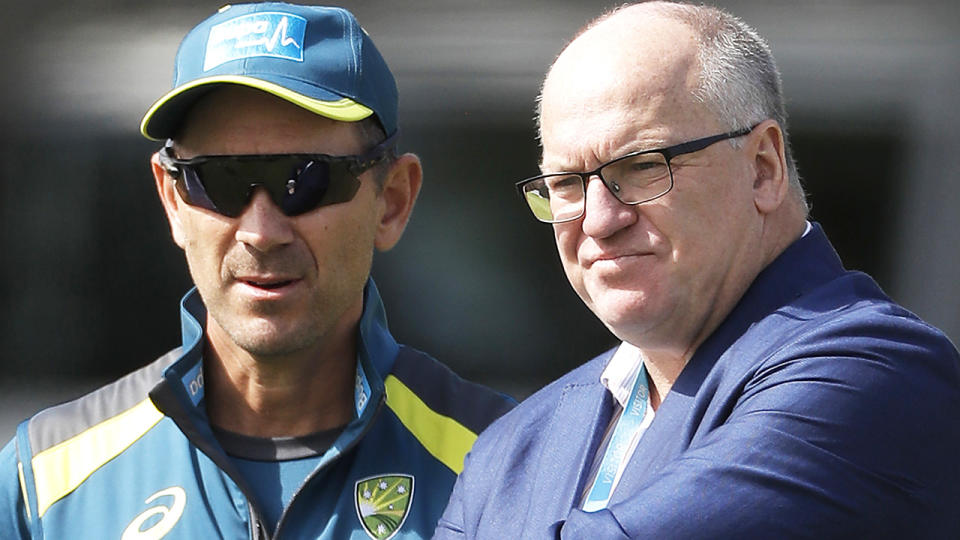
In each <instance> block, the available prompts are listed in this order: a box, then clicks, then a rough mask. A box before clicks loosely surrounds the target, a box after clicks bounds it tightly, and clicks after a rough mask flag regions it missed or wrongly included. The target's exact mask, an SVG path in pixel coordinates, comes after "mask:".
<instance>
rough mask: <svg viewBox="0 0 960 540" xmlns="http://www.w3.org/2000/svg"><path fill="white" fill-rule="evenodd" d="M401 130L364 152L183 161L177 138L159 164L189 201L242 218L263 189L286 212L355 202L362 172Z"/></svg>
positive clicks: (389, 148)
mask: <svg viewBox="0 0 960 540" xmlns="http://www.w3.org/2000/svg"><path fill="white" fill-rule="evenodd" d="M397 133H398V132H394V133H393V135H391V136H389V137H387V138H386V139H385V140H384V141H383V142H381V143H380V144H378V145H376V146H374V147H373V148H371V149H370V150H368V151H367V152H365V153H364V154H362V155H352V156H328V155H326V154H259V155H257V154H250V155H225V156H197V157H194V158H190V159H180V158H177V157H176V156H175V155H174V152H173V141H168V142H167V144H166V145H165V146H164V147H163V148H162V149H161V150H160V152H158V157H159V158H160V165H161V166H162V167H163V168H164V169H165V170H166V171H167V174H169V175H170V176H171V177H173V179H174V185H175V186H176V188H177V192H178V193H179V194H180V197H181V198H182V199H183V200H184V201H185V202H186V203H187V204H189V205H192V206H198V207H200V208H206V209H207V210H211V211H213V212H216V213H218V214H222V215H224V216H228V217H237V216H239V215H240V214H242V213H243V210H244V208H246V207H247V205H248V204H249V203H250V199H252V198H253V194H254V191H256V189H257V188H258V187H262V188H264V190H266V192H267V194H268V195H269V196H270V200H272V201H273V203H274V204H276V205H277V207H278V208H280V210H281V211H283V213H284V214H285V215H287V216H298V215H300V214H303V213H306V212H309V211H311V210H313V209H315V208H319V207H321V206H327V205H331V204H339V203H343V202H347V201H350V200H351V199H353V197H354V195H356V194H357V190H359V189H360V178H359V177H360V175H361V174H363V172H364V171H366V170H368V169H370V168H371V167H373V166H375V165H377V164H378V163H381V162H383V161H384V160H386V159H387V158H388V156H389V155H390V152H391V151H392V150H393V146H394V143H395V142H396V138H397Z"/></svg>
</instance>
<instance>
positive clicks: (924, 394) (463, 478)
mask: <svg viewBox="0 0 960 540" xmlns="http://www.w3.org/2000/svg"><path fill="white" fill-rule="evenodd" d="M612 352H613V351H608V352H607V353H605V354H603V355H601V356H599V357H597V358H594V359H593V360H591V361H590V362H588V363H587V364H585V365H583V366H581V367H580V368H578V369H576V370H574V371H572V372H570V373H568V374H567V375H565V376H564V377H563V378H561V379H559V380H557V381H555V382H554V383H552V384H550V385H549V386H547V387H545V388H544V389H542V390H541V391H539V392H537V393H536V394H534V395H533V396H531V397H530V398H528V399H527V400H526V401H524V402H523V403H522V404H521V405H520V406H519V407H517V408H516V409H514V410H513V411H512V412H510V413H508V414H507V415H506V416H504V417H502V418H501V419H500V420H498V421H497V422H495V423H494V424H492V425H491V426H490V427H489V428H488V429H487V431H485V432H484V433H483V434H482V435H481V436H480V438H479V439H478V440H477V442H476V444H475V445H474V447H473V450H472V451H471V453H470V454H469V455H468V457H467V460H466V465H465V469H464V471H463V473H462V474H461V475H460V478H459V479H458V481H457V484H456V486H455V488H454V491H453V495H452V496H451V499H450V503H449V505H448V506H447V509H446V511H445V513H444V515H443V518H441V520H440V523H439V527H438V529H437V532H436V536H435V538H457V539H460V538H481V539H502V538H511V539H514V538H523V539H536V538H558V537H562V538H591V539H593V538H600V539H606V538H898V539H902V538H960V357H958V354H957V350H956V349H955V348H954V346H953V345H952V344H951V343H950V341H949V340H948V339H947V338H946V337H945V336H944V335H943V334H942V333H941V332H940V331H938V330H937V329H935V328H933V327H931V326H930V325H928V324H926V323H924V322H923V321H921V320H920V319H918V318H917V317H916V316H914V315H913V314H911V313H910V312H908V311H907V310H905V309H904V308H902V307H900V306H898V305H896V304H895V303H893V302H892V301H891V300H890V299H889V298H887V297H886V296H885V295H884V294H883V292H882V291H881V290H880V288H879V287H878V286H877V285H876V283H874V281H873V280H872V279H870V277H869V276H867V275H865V274H862V273H858V272H848V271H845V270H844V269H843V267H842V266H841V263H840V260H839V258H838V257H837V255H836V253H835V252H834V250H833V248H832V247H831V245H830V243H829V242H828V240H827V238H826V236H825V235H824V234H823V231H822V230H821V228H820V227H819V226H814V228H813V230H812V231H811V232H810V233H809V234H807V235H806V236H805V237H803V238H801V239H799V240H797V241H796V242H794V243H793V244H792V245H791V246H790V247H789V248H788V249H787V250H786V251H784V253H782V254H781V255H780V256H779V257H778V258H777V259H776V260H775V261H774V262H773V263H772V264H770V265H769V266H768V267H767V268H766V269H764V271H763V272H762V273H761V274H760V275H758V276H757V278H756V280H755V281H754V283H753V284H752V285H751V287H750V288H749V289H748V291H747V292H746V294H745V295H744V296H743V298H742V299H741V300H740V302H739V303H738V304H737V306H736V307H735V308H734V309H733V311H732V312H731V313H730V314H729V316H728V317H727V318H726V320H725V321H724V322H723V323H722V324H721V325H720V327H718V328H717V330H716V331H715V332H714V333H713V334H712V335H711V336H710V337H709V338H708V339H707V340H706V341H705V342H704V343H703V344H702V345H701V346H700V348H699V349H698V350H697V352H696V354H694V356H693V358H691V360H690V362H689V363H688V364H687V366H686V367H685V368H684V370H683V371H682V372H681V374H680V376H679V378H678V379H677V381H676V382H675V384H674V385H673V388H672V389H671V391H670V392H669V393H668V394H667V396H666V399H665V400H664V401H663V403H662V404H661V406H660V407H659V409H658V410H657V414H656V417H655V419H654V421H653V423H652V424H651V425H650V427H649V429H648V430H647V432H646V433H645V434H644V436H643V438H642V439H641V440H640V443H639V445H638V447H637V450H636V452H635V453H634V455H633V456H632V458H631V459H630V461H629V463H628V464H627V466H626V469H625V471H624V473H623V476H622V479H621V481H620V484H619V485H618V486H617V488H616V490H615V491H614V493H613V496H612V498H611V500H610V503H609V505H608V507H607V508H606V509H604V510H601V511H598V512H593V513H588V512H583V511H581V510H579V509H578V507H579V503H580V499H581V496H582V493H583V491H584V489H585V488H586V486H585V484H586V482H587V476H588V475H589V469H590V465H591V463H592V460H593V459H594V455H595V453H596V450H597V447H598V445H599V443H600V441H601V439H602V437H603V433H604V430H605V428H606V426H607V424H608V423H609V421H610V418H611V414H612V410H613V405H612V398H611V396H610V394H609V392H607V391H606V389H605V388H604V387H603V385H601V384H600V382H599V378H600V373H601V372H602V371H603V368H604V366H605V365H606V363H607V361H608V360H609V358H610V356H611V354H612Z"/></svg>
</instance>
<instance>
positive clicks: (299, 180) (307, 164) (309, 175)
mask: <svg viewBox="0 0 960 540" xmlns="http://www.w3.org/2000/svg"><path fill="white" fill-rule="evenodd" d="M292 169H293V170H291V171H290V174H289V175H286V178H287V179H290V180H293V182H292V183H291V182H290V181H289V180H284V182H283V185H282V186H280V187H281V189H282V195H283V197H282V199H281V200H280V202H279V203H277V206H279V207H280V208H281V209H282V210H283V213H284V214H286V215H288V216H296V215H300V214H303V213H305V212H309V211H310V210H313V209H314V208H316V207H318V206H320V205H321V204H322V202H323V200H324V197H326V195H327V192H328V191H329V189H330V164H329V163H324V162H321V161H301V162H299V163H298V164H296V165H294V166H293V167H292ZM276 200H277V199H276V197H274V201H276Z"/></svg>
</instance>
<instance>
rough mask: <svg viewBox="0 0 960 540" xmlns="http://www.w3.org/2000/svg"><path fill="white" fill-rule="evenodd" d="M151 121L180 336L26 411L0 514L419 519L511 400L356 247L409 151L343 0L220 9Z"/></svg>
mask: <svg viewBox="0 0 960 540" xmlns="http://www.w3.org/2000/svg"><path fill="white" fill-rule="evenodd" d="M142 130H143V133H144V134H145V135H146V136H147V137H149V138H151V139H156V140H164V139H166V140H168V142H167V143H166V144H165V145H164V147H163V148H162V149H161V150H160V151H159V152H157V153H156V154H155V155H154V156H153V159H152V168H153V173H154V176H155V178H156V186H157V190H158V192H159V195H160V199H161V202H162V203H163V207H164V210H165V211H166V215H167V218H168V219H169V222H170V228H171V231H172V234H173V238H174V241H175V242H176V243H177V244H178V245H179V246H180V247H181V248H183V250H184V252H185V254H186V258H187V262H188V264H189V267H190V272H191V275H192V277H193V279H194V282H195V284H196V290H194V291H192V292H190V293H189V294H187V296H186V297H185V298H184V299H183V302H182V309H181V318H182V328H183V345H182V346H181V347H179V348H177V349H175V350H173V351H171V352H170V353H169V354H167V355H165V356H164V357H162V358H160V359H158V360H157V361H155V362H154V363H152V364H150V365H148V366H146V367H144V368H142V369H140V370H138V371H136V372H134V373H132V374H131V375H129V376H127V377H125V378H123V379H121V380H120V381H118V382H116V383H114V384H111V385H109V386H107V387H105V388H102V389H100V390H98V391H96V392H93V393H92V394H89V395H87V396H85V397H82V398H81V399H79V400H76V401H74V402H71V403H67V404H65V405H61V406H59V407H55V408H53V409H49V410H47V411H44V412H41V413H40V414H38V415H37V416H35V417H33V418H32V419H30V420H28V421H26V422H24V423H23V424H22V425H21V426H20V428H19V429H18V433H17V436H16V438H15V440H14V441H12V442H11V443H10V444H9V445H7V446H6V447H5V448H4V449H3V451H2V453H0V467H2V469H0V470H2V472H0V475H2V476H0V531H2V532H0V536H3V537H4V538H10V537H14V538H41V537H45V538H79V537H83V538H117V539H121V538H122V539H124V540H128V539H146V538H151V539H156V538H162V537H169V538H197V539H200V538H272V537H277V538H335V539H345V538H376V539H383V538H390V537H393V536H397V535H399V536H398V537H402V538H424V537H429V536H430V534H431V533H432V532H433V529H434V527H435V526H436V522H437V519H438V518H439V516H440V513H441V512H442V510H443V507H444V505H445V504H446V501H447V498H448V496H449V493H450V490H451V489H452V487H453V483H454V480H455V478H456V475H457V473H459V472H460V470H461V468H462V463H463V456H464V454H465V453H466V451H467V450H469V448H470V446H471V444H472V443H473V440H474V439H475V438H476V433H479V432H480V431H481V430H482V429H483V428H484V427H485V426H486V425H487V424H488V423H489V422H490V421H491V420H492V419H493V418H495V417H496V416H497V415H499V414H500V413H502V412H504V411H505V410H506V409H508V408H509V406H510V404H511V402H510V400H509V399H508V398H505V397H503V396H500V395H499V394H496V393H494V392H492V391H490V390H488V389H485V388H482V387H479V386H476V385H473V384H471V383H467V382H465V381H463V380H461V379H459V378H458V377H457V376H456V375H454V374H453V373H452V372H450V371H449V370H448V369H447V368H446V367H444V366H443V365H442V364H439V363H438V362H436V361H435V360H433V359H432V358H430V357H429V356H427V355H425V354H424V353H421V352H419V351H416V350H414V349H411V348H408V347H404V346H401V345H398V344H397V343H396V341H394V339H393V337H392V336H391V335H390V333H389V332H388V330H387V325H386V318H385V314H384V308H383V305H382V304H381V301H380V298H379V295H378V294H377V289H376V286H375V285H374V283H373V281H372V280H370V278H369V275H370V268H371V260H372V257H373V253H374V250H375V249H378V250H386V249H390V248H391V247H392V246H393V245H394V244H395V243H396V242H397V241H398V240H399V239H400V236H401V234H402V233H403V229H404V227H405V225H406V223H407V220H408V218H409V216H410V212H411V210H412V208H413V205H414V201H415V199H416V197H417V193H418V191H419V188H420V182H421V168H420V163H419V160H418V159H417V157H416V156H414V155H412V154H402V155H398V154H397V153H396V143H397V137H398V128H397V90H396V85H395V83H394V80H393V76H392V74H391V73H390V70H389V68H388V67H387V65H386V64H385V62H384V60H383V58H382V57H381V56H380V54H379V52H378V51H377V49H376V48H375V47H374V45H373V42H372V41H371V40H370V38H369V36H368V35H367V34H366V33H365V32H364V31H363V30H362V29H361V28H360V26H359V25H358V23H357V21H356V20H355V19H354V18H353V16H352V15H351V14H350V13H348V12H347V11H345V10H342V9H339V8H323V7H306V6H294V5H288V4H276V3H272V4H271V3H267V4H248V5H236V6H232V7H228V8H224V9H223V10H221V11H220V12H219V13H217V14H215V15H214V16H212V17H211V18H209V19H207V20H206V21H203V22H202V23H200V24H199V25H198V26H197V27H196V28H194V29H193V30H192V31H191V32H190V33H189V34H188V35H187V36H186V38H185V39H184V40H183V42H182V44H181V46H180V50H179V52H178V55H177V61H176V69H175V80H174V88H173V90H171V91H170V92H169V93H167V94H166V95H164V96H163V97H162V98H161V99H160V100H159V101H157V103H156V104H155V105H153V107H151V109H150V110H149V111H148V112H147V114H146V116H145V118H144V120H143V124H142ZM144 285H145V286H149V285H148V284H144ZM133 357H134V358H135V357H136V355H135V354H134V355H133Z"/></svg>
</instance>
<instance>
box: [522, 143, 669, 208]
mask: <svg viewBox="0 0 960 540" xmlns="http://www.w3.org/2000/svg"><path fill="white" fill-rule="evenodd" d="M598 173H599V176H600V178H601V180H602V181H603V183H604V185H606V186H607V189H609V190H610V192H611V193H612V194H613V195H614V196H615V197H616V198H617V199H618V200H619V201H620V202H622V203H625V204H638V203H641V202H645V201H649V200H651V199H656V198H657V197H659V196H661V195H663V194H664V193H666V192H668V191H670V187H671V181H670V167H669V165H668V164H667V160H666V158H665V157H664V156H663V154H660V153H659V152H650V153H645V154H638V155H634V156H625V157H623V158H622V159H618V160H616V161H612V162H610V163H607V164H606V165H604V166H603V167H602V168H600V169H599V171H598ZM584 177H587V178H584ZM588 180H589V177H588V173H583V174H582V175H581V174H563V173H560V174H548V175H544V176H541V177H538V178H536V179H534V180H532V181H530V182H528V183H526V184H524V185H523V188H522V189H523V196H524V199H526V201H527V204H528V205H529V206H530V209H531V210H532V211H533V214H534V215H535V216H536V217H537V219H539V220H540V221H546V222H549V223H553V222H560V221H567V220H571V219H576V218H578V217H580V216H581V215H582V214H583V211H584V204H585V201H586V197H585V182H586V181H588Z"/></svg>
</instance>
